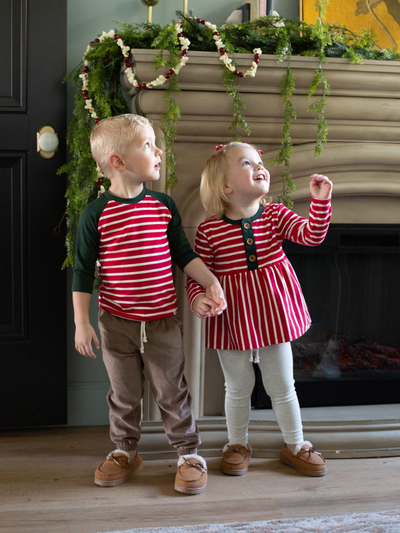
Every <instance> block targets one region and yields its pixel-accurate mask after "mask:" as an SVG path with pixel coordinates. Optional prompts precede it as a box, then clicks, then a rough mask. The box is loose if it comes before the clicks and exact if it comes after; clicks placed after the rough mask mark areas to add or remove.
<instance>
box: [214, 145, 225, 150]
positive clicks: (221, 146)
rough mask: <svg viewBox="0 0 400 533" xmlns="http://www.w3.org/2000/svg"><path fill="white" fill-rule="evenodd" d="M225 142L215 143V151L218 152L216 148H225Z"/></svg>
mask: <svg viewBox="0 0 400 533" xmlns="http://www.w3.org/2000/svg"><path fill="white" fill-rule="evenodd" d="M225 146H226V144H217V146H216V147H215V151H216V152H218V150H221V148H225Z"/></svg>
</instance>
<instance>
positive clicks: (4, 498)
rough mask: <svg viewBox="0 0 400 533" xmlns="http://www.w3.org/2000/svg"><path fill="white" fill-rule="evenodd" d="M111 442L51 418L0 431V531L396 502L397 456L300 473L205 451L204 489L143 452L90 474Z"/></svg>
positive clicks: (67, 530) (388, 506) (95, 430)
mask: <svg viewBox="0 0 400 533" xmlns="http://www.w3.org/2000/svg"><path fill="white" fill-rule="evenodd" d="M110 450H111V448H110V442H109V439H108V429H107V428H105V427H90V428H57V429H41V430H21V431H7V432H2V433H0V532H1V533H98V532H106V531H117V530H126V529H131V528H139V527H154V526H177V525H185V524H202V523H217V522H218V523H223V522H235V521H256V520H272V519H276V518H292V517H308V516H323V515H336V514H351V513H356V512H372V511H384V510H393V509H398V508H399V507H400V457H389V458H388V457H386V458H376V459H332V460H330V461H329V462H328V469H329V471H328V475H327V476H325V477H323V478H308V477H304V476H301V475H299V474H297V473H296V472H295V471H293V470H292V469H290V468H289V467H286V466H284V465H282V464H281V463H280V462H279V461H278V460H275V459H254V460H252V463H251V466H250V469H249V472H248V473H247V474H246V475H245V476H240V477H228V476H225V475H223V474H222V473H220V471H219V458H218V457H215V458H208V459H207V462H208V466H209V480H208V485H207V489H206V491H205V492H204V493H203V494H200V495H197V496H186V495H183V494H179V493H177V492H175V491H174V489H173V484H174V477H175V468H176V460H171V459H169V460H151V461H150V460H148V461H145V464H144V470H143V472H141V473H140V474H138V475H137V476H136V477H133V478H131V479H130V480H129V481H128V482H127V483H125V484H124V485H120V486H119V487H114V488H101V487H97V486H96V485H94V483H93V473H94V470H95V469H96V467H97V465H98V463H99V462H101V461H102V460H103V459H104V456H105V455H106V454H107V453H108V452H109V451H110Z"/></svg>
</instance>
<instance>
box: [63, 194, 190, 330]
mask: <svg viewBox="0 0 400 533" xmlns="http://www.w3.org/2000/svg"><path fill="white" fill-rule="evenodd" d="M196 257H198V256H197V254H195V253H194V252H193V250H192V248H191V246H190V244H189V242H188V240H187V238H186V235H185V233H184V231H183V228H182V224H181V218H180V215H179V213H178V210H177V209H176V206H175V203H174V202H173V200H172V198H170V197H169V196H167V195H166V194H163V193H158V192H155V191H148V190H146V189H144V190H143V192H142V193H141V194H140V195H139V196H138V197H136V198H132V199H124V198H118V197H116V196H113V195H112V194H110V193H108V192H107V191H106V192H105V193H103V194H102V195H101V196H100V197H99V198H97V199H96V200H95V201H94V202H92V203H91V204H89V205H88V206H87V207H86V208H85V209H84V211H83V212H82V215H81V218H80V221H79V228H78V235H77V253H76V261H75V267H74V280H73V285H72V290H73V291H79V292H92V290H93V280H94V272H95V265H96V263H97V270H98V274H99V277H100V280H101V285H100V290H99V306H100V307H101V308H102V309H106V310H107V311H109V312H110V313H111V314H113V315H116V316H119V317H122V318H127V319H131V320H138V321H149V320H158V319H161V318H166V317H169V316H173V315H175V314H176V312H177V300H176V292H175V286H174V282H173V277H172V269H171V260H173V261H174V262H175V263H176V264H177V265H178V266H179V267H180V268H181V269H183V268H184V267H185V266H186V265H187V264H188V263H189V262H190V261H192V260H193V259H195V258H196Z"/></svg>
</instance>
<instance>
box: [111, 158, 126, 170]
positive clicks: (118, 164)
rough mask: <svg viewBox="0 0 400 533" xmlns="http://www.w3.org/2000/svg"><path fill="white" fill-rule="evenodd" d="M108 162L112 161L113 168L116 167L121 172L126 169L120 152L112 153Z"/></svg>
mask: <svg viewBox="0 0 400 533" xmlns="http://www.w3.org/2000/svg"><path fill="white" fill-rule="evenodd" d="M108 162H109V163H110V165H111V166H112V168H115V169H116V170H119V171H120V172H122V171H123V170H125V163H124V162H123V161H122V159H121V157H120V156H119V155H118V154H111V155H110V157H109V158H108Z"/></svg>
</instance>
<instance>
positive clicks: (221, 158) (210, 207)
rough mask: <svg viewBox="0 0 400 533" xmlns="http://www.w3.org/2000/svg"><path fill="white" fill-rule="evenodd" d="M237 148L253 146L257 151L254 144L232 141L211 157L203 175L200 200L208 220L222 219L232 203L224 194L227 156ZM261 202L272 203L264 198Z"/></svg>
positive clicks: (268, 198) (267, 198)
mask: <svg viewBox="0 0 400 533" xmlns="http://www.w3.org/2000/svg"><path fill="white" fill-rule="evenodd" d="M237 146H251V147H252V148H254V149H255V150H257V148H256V147H255V146H253V145H252V144H249V143H242V142H238V141H232V142H230V143H229V144H226V145H225V146H223V147H221V148H220V149H219V150H218V151H217V152H215V153H214V154H213V155H212V156H211V157H209V159H208V160H207V163H206V165H205V167H204V170H203V172H202V174H201V182H200V198H201V201H202V204H203V206H204V208H205V210H206V213H207V215H206V216H207V218H210V217H216V218H221V217H222V215H223V214H224V213H225V211H226V209H227V207H228V205H229V203H230V200H229V198H228V196H227V195H226V194H225V193H224V189H225V187H226V185H227V184H226V181H227V180H226V178H227V172H228V162H227V158H226V154H227V152H229V150H230V149H232V148H235V147H237ZM257 151H258V150H257ZM261 201H262V203H263V204H266V203H270V202H271V198H270V197H267V196H264V197H263V198H262V200H261Z"/></svg>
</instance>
